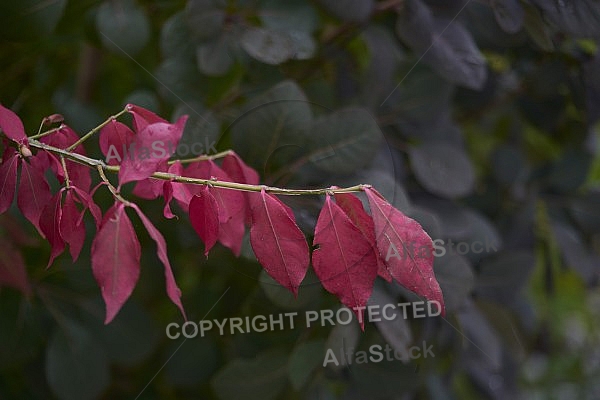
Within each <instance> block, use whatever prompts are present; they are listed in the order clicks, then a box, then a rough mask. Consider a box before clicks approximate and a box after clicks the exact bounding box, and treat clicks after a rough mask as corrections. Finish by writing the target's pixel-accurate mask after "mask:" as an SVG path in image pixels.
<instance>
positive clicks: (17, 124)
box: [0, 104, 27, 144]
mask: <svg viewBox="0 0 600 400" xmlns="http://www.w3.org/2000/svg"><path fill="white" fill-rule="evenodd" d="M0 129H2V132H4V134H5V135H6V137H7V138H9V139H11V140H14V141H15V142H18V143H20V144H27V135H25V127H23V122H21V119H20V118H19V117H18V116H17V114H15V113H14V112H12V111H11V110H9V109H8V108H5V107H3V106H2V104H0Z"/></svg>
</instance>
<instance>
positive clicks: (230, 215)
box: [185, 160, 245, 256]
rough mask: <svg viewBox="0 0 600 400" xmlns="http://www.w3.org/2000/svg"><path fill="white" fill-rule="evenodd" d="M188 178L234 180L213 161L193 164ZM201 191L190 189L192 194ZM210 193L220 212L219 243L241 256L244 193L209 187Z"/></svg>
mask: <svg viewBox="0 0 600 400" xmlns="http://www.w3.org/2000/svg"><path fill="white" fill-rule="evenodd" d="M185 173H186V176H190V177H194V178H200V179H212V178H216V179H218V180H219V181H225V182H231V181H232V179H231V177H230V176H229V175H227V173H226V172H225V171H223V170H222V169H221V168H220V167H219V166H218V165H217V164H215V163H214V161H212V160H208V161H201V162H197V163H194V164H191V165H190V166H188V168H186V170H185ZM199 190H201V189H193V188H190V193H192V194H197V193H198V191H199ZM209 191H210V193H211V194H212V195H213V196H214V198H215V200H216V201H217V205H218V210H219V223H220V227H219V242H220V243H221V244H222V245H223V246H225V247H227V248H229V249H231V251H232V252H233V253H234V254H235V255H236V256H239V255H240V253H241V251H242V242H243V240H244V233H245V228H244V219H245V203H244V195H243V193H241V192H239V191H237V190H231V189H225V188H218V187H209Z"/></svg>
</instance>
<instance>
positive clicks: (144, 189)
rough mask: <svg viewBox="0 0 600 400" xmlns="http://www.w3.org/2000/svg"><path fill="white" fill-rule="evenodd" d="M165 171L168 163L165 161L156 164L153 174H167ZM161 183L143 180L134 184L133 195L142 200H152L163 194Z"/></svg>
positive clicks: (154, 180) (160, 181) (150, 179)
mask: <svg viewBox="0 0 600 400" xmlns="http://www.w3.org/2000/svg"><path fill="white" fill-rule="evenodd" d="M167 169H168V163H167V161H166V160H165V161H161V162H160V163H159V164H158V166H157V167H156V171H155V172H167ZM163 183H164V181H163V180H160V179H152V178H148V179H143V180H141V181H138V182H136V183H135V187H134V188H133V194H134V195H136V196H137V197H140V198H142V199H146V200H153V199H155V198H157V197H158V196H160V195H161V194H163Z"/></svg>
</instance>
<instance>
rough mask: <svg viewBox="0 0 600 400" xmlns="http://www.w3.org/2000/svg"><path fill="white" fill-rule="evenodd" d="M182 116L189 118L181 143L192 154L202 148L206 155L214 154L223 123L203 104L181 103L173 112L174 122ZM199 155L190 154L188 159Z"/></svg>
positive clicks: (193, 102)
mask: <svg viewBox="0 0 600 400" xmlns="http://www.w3.org/2000/svg"><path fill="white" fill-rule="evenodd" d="M182 115H187V116H188V117H189V118H188V120H187V122H186V124H185V129H184V131H183V135H182V136H181V140H180V141H179V143H180V144H181V145H187V146H188V147H189V148H190V151H191V152H192V153H195V151H194V150H195V148H199V147H200V145H201V146H202V152H203V153H204V154H208V153H214V150H215V149H212V147H216V143H217V142H218V140H219V135H220V134H221V129H220V127H221V123H220V122H219V120H218V119H217V117H216V116H215V114H214V113H213V112H212V111H210V110H206V109H205V108H204V106H202V104H200V103H199V102H195V101H190V102H186V103H181V104H180V105H178V106H177V108H175V111H174V112H173V117H172V118H171V120H172V121H177V120H178V119H179V118H180V117H181V116H182ZM195 155H199V154H189V155H187V156H186V157H193V156H195Z"/></svg>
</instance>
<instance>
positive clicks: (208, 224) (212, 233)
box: [189, 186, 219, 257]
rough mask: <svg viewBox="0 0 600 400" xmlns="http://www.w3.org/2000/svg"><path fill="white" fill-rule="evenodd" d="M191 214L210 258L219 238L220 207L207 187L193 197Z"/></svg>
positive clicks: (193, 223)
mask: <svg viewBox="0 0 600 400" xmlns="http://www.w3.org/2000/svg"><path fill="white" fill-rule="evenodd" d="M189 214H190V222H191V224H192V227H193V228H194V230H195V231H196V233H197V234H198V236H200V239H202V241H203V242H204V255H205V256H207V257H208V252H209V251H210V249H212V247H213V246H214V245H215V243H217V239H218V238H219V206H218V205H217V201H216V200H215V198H214V196H213V195H212V194H211V193H210V190H209V189H208V187H207V186H205V187H204V188H203V189H202V190H201V191H200V192H199V193H198V194H197V195H195V196H194V197H192V200H191V201H190V207H189Z"/></svg>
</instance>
